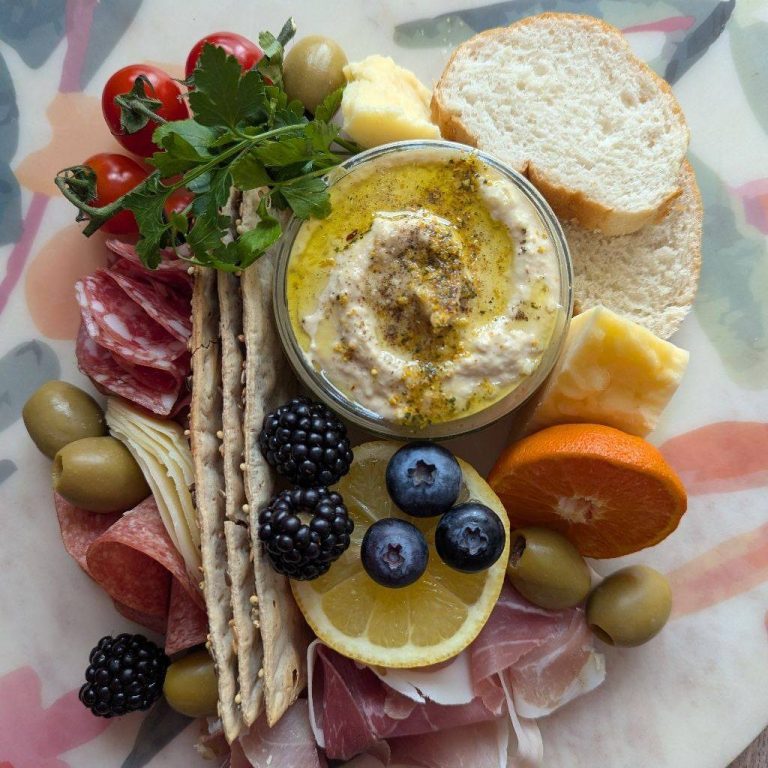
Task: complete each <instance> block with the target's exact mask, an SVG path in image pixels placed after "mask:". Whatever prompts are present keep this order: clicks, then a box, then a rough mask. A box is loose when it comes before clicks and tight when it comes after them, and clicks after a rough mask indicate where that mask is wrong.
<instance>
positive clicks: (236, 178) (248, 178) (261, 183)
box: [230, 150, 272, 191]
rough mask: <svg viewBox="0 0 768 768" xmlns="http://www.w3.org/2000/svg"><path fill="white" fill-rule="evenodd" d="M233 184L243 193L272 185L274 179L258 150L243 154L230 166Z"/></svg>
mask: <svg viewBox="0 0 768 768" xmlns="http://www.w3.org/2000/svg"><path fill="white" fill-rule="evenodd" d="M230 172H231V174H232V183H233V184H234V185H235V186H236V187H237V188H238V189H242V190H243V191H246V190H249V189H257V188H258V187H265V186H268V185H269V184H271V183H272V179H271V178H270V176H269V174H268V173H267V169H266V168H265V167H264V163H263V162H262V161H261V160H260V159H259V155H258V154H257V153H256V150H250V151H248V152H243V153H242V154H241V155H239V156H238V157H237V158H236V159H235V161H234V162H233V163H232V165H231V166H230Z"/></svg>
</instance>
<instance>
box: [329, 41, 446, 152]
mask: <svg viewBox="0 0 768 768" xmlns="http://www.w3.org/2000/svg"><path fill="white" fill-rule="evenodd" d="M344 76H345V77H346V78H347V87H346V88H345V89H344V96H343V97H342V100H341V114H342V118H343V126H342V127H343V129H344V131H345V132H346V133H348V134H349V135H350V136H351V137H352V138H353V139H354V140H355V141H356V142H357V143H358V144H360V146H362V147H365V148H368V147H377V146H379V145H380V144H387V143H388V142H390V141H404V140H406V139H439V138H440V130H439V129H438V127H437V126H436V125H435V124H434V123H433V122H432V119H431V117H430V110H429V100H430V95H431V94H430V91H429V90H428V89H427V88H426V87H425V86H424V85H423V83H421V81H420V80H419V79H418V78H417V77H416V75H414V74H413V72H410V71H409V70H407V69H403V67H400V66H398V65H397V64H395V62H394V61H393V60H392V59H391V58H389V57H385V56H379V55H378V54H374V55H372V56H368V57H367V58H365V59H363V60H362V61H359V62H356V63H353V64H347V66H346V67H344Z"/></svg>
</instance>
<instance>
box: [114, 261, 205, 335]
mask: <svg viewBox="0 0 768 768" xmlns="http://www.w3.org/2000/svg"><path fill="white" fill-rule="evenodd" d="M125 264H127V262H125V260H120V261H118V262H117V264H115V266H114V267H113V268H112V270H111V271H110V272H108V273H107V274H108V275H109V277H110V278H111V279H112V280H114V282H115V283H117V285H118V286H119V287H120V288H121V289H122V290H123V291H124V292H125V294H126V295H127V296H128V298H129V299H131V300H132V301H133V302H135V303H136V304H138V305H139V306H141V307H143V308H144V310H145V311H146V313H147V314H148V315H149V316H150V317H151V318H152V319H153V320H154V321H155V322H156V323H158V324H159V325H161V326H162V327H163V328H165V330H166V331H168V333H170V334H171V335H172V336H174V337H175V338H176V339H178V340H179V341H181V342H183V343H184V344H186V342H187V341H188V340H189V338H190V336H191V335H192V321H191V320H190V319H189V301H190V296H188V295H187V296H185V295H183V294H182V293H181V292H179V291H176V290H173V289H171V288H170V287H169V286H168V285H167V284H165V283H163V282H162V281H159V280H152V278H151V277H149V276H148V275H141V276H139V275H137V274H135V270H132V269H131V270H130V271H129V270H125V269H124V267H123V268H121V265H125ZM131 273H133V274H131Z"/></svg>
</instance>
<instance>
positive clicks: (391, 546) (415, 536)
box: [360, 517, 429, 587]
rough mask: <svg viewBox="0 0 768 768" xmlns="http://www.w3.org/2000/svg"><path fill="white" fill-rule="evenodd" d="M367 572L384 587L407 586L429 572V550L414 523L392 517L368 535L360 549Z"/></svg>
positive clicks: (381, 521)
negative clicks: (425, 572)
mask: <svg viewBox="0 0 768 768" xmlns="http://www.w3.org/2000/svg"><path fill="white" fill-rule="evenodd" d="M360 557H361V559H362V561H363V568H365V572H366V573H367V574H368V575H369V576H370V577H371V578H372V579H373V580H374V581H375V582H376V583H377V584H381V586H382V587H407V586H408V585H409V584H413V582H414V581H416V580H417V579H419V578H421V575H422V574H423V573H424V571H425V570H426V569H427V562H428V561H429V549H428V548H427V540H426V539H425V538H424V534H423V533H422V532H421V531H420V530H419V529H418V528H417V527H416V526H415V525H413V524H412V523H409V522H407V521H405V520H400V519H399V518H397V517H389V518H386V519H385V520H378V521H377V522H375V523H374V524H373V525H372V526H371V527H370V528H369V529H368V530H367V531H366V532H365V536H364V537H363V544H362V547H361V549H360Z"/></svg>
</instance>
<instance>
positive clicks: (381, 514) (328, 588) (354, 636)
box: [291, 441, 509, 667]
mask: <svg viewBox="0 0 768 768" xmlns="http://www.w3.org/2000/svg"><path fill="white" fill-rule="evenodd" d="M398 448H399V445H398V444H397V443H392V442H387V441H376V442H371V443H365V444H364V445H361V446H358V447H356V448H355V460H354V461H353V463H352V467H351V469H350V472H349V474H348V475H346V476H345V477H343V478H342V479H341V481H340V482H339V483H338V484H337V485H336V486H334V490H338V491H339V492H340V493H341V494H342V495H343V496H344V500H345V503H346V505H347V509H348V510H349V515H350V517H351V518H352V519H353V520H354V522H355V530H354V532H353V533H352V536H351V544H350V546H349V549H348V550H347V551H346V552H345V553H344V554H343V555H342V556H341V557H340V558H339V559H338V560H337V561H336V562H335V563H334V565H333V567H332V568H331V569H330V571H328V573H327V574H325V575H323V576H321V577H320V578H318V579H315V580H314V581H307V582H302V581H292V582H291V588H292V589H293V594H294V597H295V598H296V602H297V603H298V605H299V608H300V609H301V611H302V613H303V614H304V617H305V618H306V620H307V622H308V623H309V625H310V626H311V627H312V629H313V630H314V632H315V634H316V635H317V636H318V637H319V638H320V639H321V640H322V641H323V642H324V643H325V644H327V645H329V646H330V647H331V648H333V649H334V650H336V651H338V652H339V653H342V654H343V655H345V656H347V657H349V658H352V659H355V660H357V661H360V662H363V663H366V664H375V665H379V666H384V667H423V666H427V665H429V664H436V663H437V662H439V661H443V660H445V659H449V658H451V657H452V656H455V655H456V654H458V653H460V652H461V651H462V650H463V649H464V648H466V647H467V646H468V645H469V644H470V643H471V642H472V640H474V638H475V637H476V636H477V634H478V632H480V630H481V629H482V627H483V625H484V624H485V622H486V621H487V619H488V616H489V615H490V613H491V610H492V609H493V606H494V605H495V604H496V600H497V599H498V596H499V593H500V592H501V587H502V584H503V582H504V570H505V567H506V561H507V558H508V556H509V546H508V544H507V545H506V546H505V547H504V550H503V551H502V554H501V557H500V558H499V560H498V561H497V562H496V563H495V564H494V565H493V566H491V568H489V569H488V570H486V571H482V572H480V573H460V572H459V571H455V570H453V569H452V568H449V567H448V566H447V565H445V563H443V562H442V560H440V558H439V557H438V555H437V553H436V552H435V550H434V534H435V528H436V527H437V524H438V520H437V518H434V517H430V518H415V517H411V516H409V515H407V514H406V513H404V512H402V511H400V510H399V509H398V508H397V507H396V506H395V504H394V503H393V501H392V499H391V498H390V497H389V494H388V493H387V488H386V483H385V479H384V475H385V471H386V468H387V464H388V463H389V460H390V459H391V458H392V456H393V455H394V453H395V451H396V450H397V449H398ZM459 466H460V468H461V472H462V487H461V492H460V495H459V500H460V501H477V502H479V503H481V504H484V505H485V506H487V507H489V508H490V509H492V510H493V511H494V512H495V513H496V514H497V515H498V516H499V518H500V520H501V523H502V527H503V528H504V531H505V534H508V532H509V524H508V521H507V516H506V514H505V512H504V508H503V506H502V505H501V502H500V501H499V499H498V498H497V497H496V495H495V494H494V493H493V491H492V490H491V489H490V488H489V487H488V484H487V483H486V482H485V481H484V480H483V479H482V478H481V477H480V475H479V474H478V473H477V472H476V471H475V470H474V469H473V468H472V467H471V466H469V464H467V463H466V462H463V461H461V460H459ZM389 517H395V518H399V519H401V520H407V521H408V522H410V523H412V524H413V525H415V526H416V528H418V529H419V530H420V531H421V532H422V534H423V535H424V538H425V539H426V541H427V545H428V548H429V562H428V564H427V568H426V571H425V572H424V574H423V576H422V577H421V578H420V579H418V580H417V581H416V582H414V583H413V584H411V585H410V586H407V587H403V588H402V589H388V588H387V587H382V586H381V585H379V584H377V583H376V582H375V581H374V580H373V579H372V578H371V577H370V576H369V575H368V574H367V573H366V572H365V569H364V568H363V564H362V561H361V557H360V549H361V545H362V541H363V536H364V535H365V532H366V531H367V530H368V528H369V527H370V526H371V525H372V524H373V523H375V522H376V521H377V520H381V519H384V518H389ZM507 539H508V536H507Z"/></svg>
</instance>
